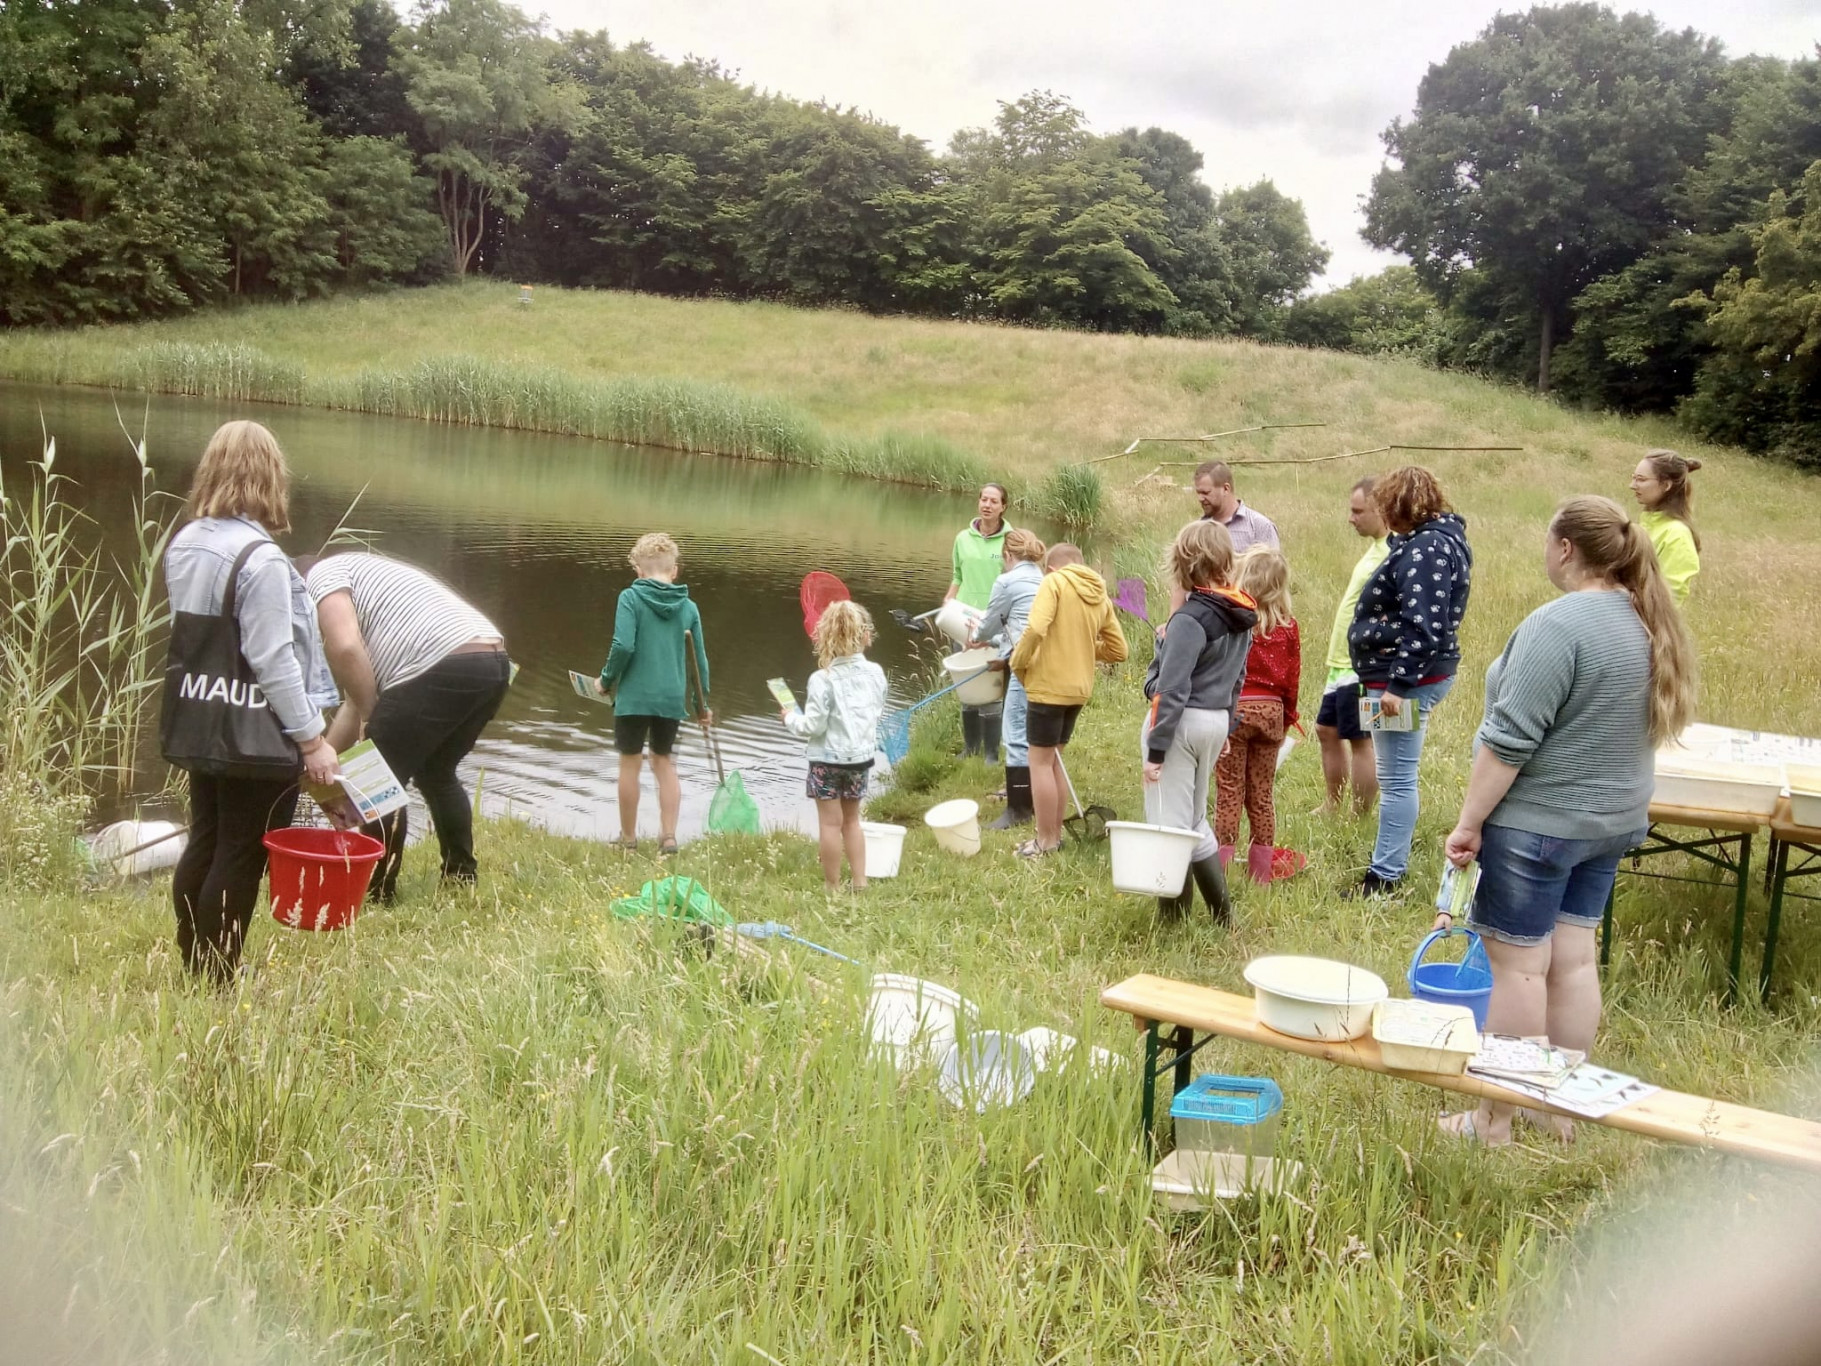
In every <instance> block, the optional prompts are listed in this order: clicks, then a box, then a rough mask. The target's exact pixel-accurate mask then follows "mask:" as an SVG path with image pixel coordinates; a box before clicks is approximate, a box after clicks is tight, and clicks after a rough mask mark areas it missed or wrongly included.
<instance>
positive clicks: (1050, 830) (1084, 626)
mask: <svg viewBox="0 0 1821 1366" xmlns="http://www.w3.org/2000/svg"><path fill="white" fill-rule="evenodd" d="M1043 570H1044V574H1043V583H1042V585H1041V586H1039V588H1038V589H1037V599H1036V601H1035V602H1033V603H1032V604H1031V616H1030V622H1029V624H1028V625H1026V626H1025V628H1024V635H1023V636H1021V637H1020V638H1019V640H1018V648H1017V649H1015V650H1013V651H1012V658H1011V667H1012V672H1013V673H1014V674H1016V675H1017V676H1018V681H1019V682H1020V683H1021V684H1023V686H1024V691H1025V694H1026V695H1027V696H1028V697H1029V698H1030V711H1029V714H1028V716H1027V718H1026V721H1025V736H1026V738H1027V740H1028V742H1029V749H1030V766H1031V805H1032V806H1033V807H1034V808H1035V815H1036V821H1037V836H1036V838H1035V839H1030V840H1026V841H1025V842H1024V843H1023V844H1021V845H1019V846H1018V855H1019V857H1021V858H1040V857H1042V856H1043V855H1045V854H1053V853H1055V852H1056V850H1058V849H1060V848H1061V847H1062V814H1063V784H1064V779H1063V776H1062V749H1063V747H1064V746H1065V745H1067V744H1068V742H1069V738H1070V737H1071V736H1073V735H1074V733H1075V718H1076V717H1078V716H1080V715H1081V709H1082V707H1083V706H1084V705H1086V703H1087V700H1088V698H1090V697H1092V696H1093V695H1094V665H1095V663H1096V662H1099V663H1102V664H1117V663H1118V662H1119V661H1120V660H1122V659H1124V658H1125V657H1126V641H1125V633H1124V632H1123V631H1121V630H1120V629H1119V622H1118V620H1117V618H1115V617H1114V615H1113V603H1112V599H1110V598H1109V597H1108V596H1107V586H1106V580H1105V579H1103V578H1101V577H1100V575H1098V574H1096V573H1095V572H1094V571H1093V570H1091V569H1089V568H1088V567H1087V566H1086V565H1085V564H1083V563H1082V562H1081V551H1080V550H1078V549H1076V548H1075V547H1074V546H1072V545H1070V544H1068V543H1067V542H1066V541H1065V542H1063V543H1062V544H1061V545H1056V546H1052V547H1051V548H1050V553H1049V554H1048V555H1047V556H1045V557H1044V561H1043Z"/></svg>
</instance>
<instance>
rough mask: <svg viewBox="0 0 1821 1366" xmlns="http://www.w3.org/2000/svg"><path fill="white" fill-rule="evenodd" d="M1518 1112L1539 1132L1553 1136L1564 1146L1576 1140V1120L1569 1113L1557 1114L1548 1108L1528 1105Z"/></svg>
mask: <svg viewBox="0 0 1821 1366" xmlns="http://www.w3.org/2000/svg"><path fill="white" fill-rule="evenodd" d="M1518 1113H1519V1114H1520V1115H1522V1116H1523V1117H1524V1121H1525V1123H1527V1124H1529V1125H1530V1126H1531V1127H1532V1128H1533V1129H1535V1130H1536V1131H1537V1132H1538V1133H1540V1134H1543V1135H1545V1136H1546V1137H1549V1138H1553V1139H1554V1140H1555V1141H1556V1142H1557V1143H1560V1144H1561V1145H1562V1146H1563V1147H1567V1146H1569V1145H1570V1144H1571V1143H1573V1142H1574V1121H1573V1120H1572V1119H1570V1118H1568V1116H1567V1115H1555V1114H1551V1113H1549V1111H1547V1110H1533V1109H1532V1108H1531V1107H1530V1106H1528V1105H1526V1106H1525V1107H1524V1108H1523V1109H1521V1110H1519V1111H1518Z"/></svg>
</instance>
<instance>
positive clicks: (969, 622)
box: [935, 598, 986, 645]
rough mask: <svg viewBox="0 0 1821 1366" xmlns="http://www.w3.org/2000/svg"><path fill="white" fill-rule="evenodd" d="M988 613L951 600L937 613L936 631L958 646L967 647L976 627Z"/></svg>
mask: <svg viewBox="0 0 1821 1366" xmlns="http://www.w3.org/2000/svg"><path fill="white" fill-rule="evenodd" d="M985 615H986V613H984V612H980V611H977V610H975V609H974V608H972V607H969V606H968V605H967V604H966V603H965V602H962V601H961V600H960V599H958V598H950V599H949V600H948V601H947V602H945V603H943V604H942V606H941V608H940V609H938V611H937V612H936V619H935V620H936V629H937V630H938V631H940V632H942V634H943V635H945V636H947V637H948V638H949V639H950V640H952V641H954V642H955V644H957V645H966V644H967V642H968V639H969V637H971V636H972V635H973V634H974V627H976V626H978V625H979V624H980V618H981V617H983V616H985Z"/></svg>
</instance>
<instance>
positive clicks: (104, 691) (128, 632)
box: [0, 435, 175, 791]
mask: <svg viewBox="0 0 1821 1366" xmlns="http://www.w3.org/2000/svg"><path fill="white" fill-rule="evenodd" d="M129 444H130V446H131V448H132V451H133V457H134V460H135V461H136V463H137V465H138V474H139V483H138V488H137V489H136V490H135V493H134V496H133V529H132V532H131V534H130V536H128V537H127V538H125V539H124V541H122V542H120V543H119V544H117V545H116V546H115V547H114V548H112V549H111V550H105V551H104V549H103V548H102V546H101V545H100V544H98V541H99V539H100V537H99V534H98V531H97V529H96V528H95V526H94V525H93V523H92V522H90V520H89V519H88V517H87V516H86V515H85V514H84V513H83V512H82V511H81V510H80V508H79V507H78V505H77V498H78V495H77V491H76V486H75V485H74V483H73V482H72V481H71V480H70V479H69V478H68V477H67V476H65V475H63V474H61V473H59V472H58V471H57V468H56V462H57V443H56V439H55V438H54V437H50V436H48V435H47V436H46V438H45V443H44V450H43V454H42V456H41V458H40V459H38V460H36V461H33V462H31V464H30V465H29V466H28V475H27V482H26V484H25V486H24V487H10V488H9V487H8V486H7V485H6V483H5V480H4V477H3V476H0V581H4V583H5V585H6V593H5V600H4V602H0V706H3V708H4V711H5V720H4V723H0V767H4V769H5V771H6V772H7V773H8V774H11V775H14V776H15V777H18V776H24V777H25V778H28V779H29V780H30V781H32V782H33V783H35V784H37V785H38V786H39V787H41V788H43V789H44V790H46V791H60V790H61V791H67V790H70V789H71V788H76V789H78V790H79V789H80V788H81V787H83V786H85V785H88V784H92V783H94V782H96V781H98V780H103V779H107V780H113V781H130V780H131V778H132V770H133V763H134V757H135V755H136V753H137V751H138V749H139V745H140V741H141V738H142V736H143V732H144V726H145V723H146V716H147V710H148V707H149V706H150V703H151V700H152V697H153V693H154V691H155V689H156V686H157V681H158V680H157V676H156V662H155V659H154V653H155V649H156V643H157V639H158V636H159V633H160V632H161V630H162V629H163V626H164V623H165V620H166V613H165V609H164V605H163V603H162V602H161V600H160V598H159V596H158V593H157V589H156V578H157V572H158V565H159V562H160V561H161V559H162V558H163V554H164V547H165V545H166V543H167V542H168V540H169V537H170V534H171V531H172V529H173V527H174V525H175V518H174V516H173V515H168V514H169V513H171V512H174V508H172V509H168V510H167V509H166V508H165V507H163V506H161V504H160V498H161V495H160V493H159V491H158V489H157V488H156V487H155V481H154V478H153V474H152V469H151V466H150V464H149V462H148V459H147V452H146V447H145V443H144V442H143V441H139V442H131V441H129Z"/></svg>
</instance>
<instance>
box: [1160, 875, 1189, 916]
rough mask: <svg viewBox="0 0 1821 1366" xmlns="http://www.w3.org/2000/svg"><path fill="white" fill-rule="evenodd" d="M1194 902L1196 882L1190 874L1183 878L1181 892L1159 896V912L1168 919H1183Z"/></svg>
mask: <svg viewBox="0 0 1821 1366" xmlns="http://www.w3.org/2000/svg"><path fill="white" fill-rule="evenodd" d="M1194 904H1195V888H1194V884H1193V883H1192V882H1191V880H1190V879H1189V878H1188V876H1186V875H1185V876H1184V877H1183V879H1182V890H1181V891H1180V892H1178V893H1177V894H1176V895H1175V896H1160V897H1158V898H1157V914H1158V915H1159V916H1161V917H1163V919H1165V920H1168V921H1176V920H1181V919H1182V918H1183V917H1184V916H1186V915H1187V914H1188V913H1189V910H1190V908H1191V907H1192V906H1194Z"/></svg>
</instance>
